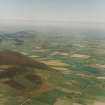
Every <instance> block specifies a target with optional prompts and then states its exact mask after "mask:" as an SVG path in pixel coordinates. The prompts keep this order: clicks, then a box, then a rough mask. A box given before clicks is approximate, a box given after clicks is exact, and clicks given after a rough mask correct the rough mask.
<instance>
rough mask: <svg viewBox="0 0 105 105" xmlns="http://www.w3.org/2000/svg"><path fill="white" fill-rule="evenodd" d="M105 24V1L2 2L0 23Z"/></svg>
mask: <svg viewBox="0 0 105 105" xmlns="http://www.w3.org/2000/svg"><path fill="white" fill-rule="evenodd" d="M68 21H70V22H90V23H91V22H100V23H103V22H105V0H0V23H12V22H17V23H18V22H20V23H24V22H32V23H35V22H37V23H38V22H39V23H40V22H44V23H47V22H68Z"/></svg>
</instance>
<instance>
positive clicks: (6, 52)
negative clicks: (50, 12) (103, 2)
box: [0, 30, 105, 105]
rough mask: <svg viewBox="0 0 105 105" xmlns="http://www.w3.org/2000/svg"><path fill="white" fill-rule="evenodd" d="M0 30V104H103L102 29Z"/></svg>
mask: <svg viewBox="0 0 105 105" xmlns="http://www.w3.org/2000/svg"><path fill="white" fill-rule="evenodd" d="M75 31H76V32H74V33H73V32H72V31H60V30H58V31H57V30H54V31H53V32H52V31H48V32H47V31H46V32H45V31H44V32H29V31H20V32H11V33H10V32H9V33H2V32H1V33H0V105H105V36H104V35H105V32H104V31H97V30H93V31H89V32H85V31H81V30H79V31H78V30H75Z"/></svg>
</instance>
